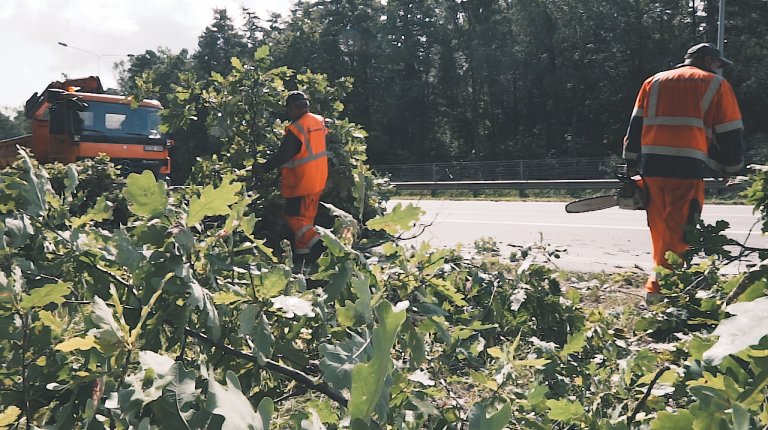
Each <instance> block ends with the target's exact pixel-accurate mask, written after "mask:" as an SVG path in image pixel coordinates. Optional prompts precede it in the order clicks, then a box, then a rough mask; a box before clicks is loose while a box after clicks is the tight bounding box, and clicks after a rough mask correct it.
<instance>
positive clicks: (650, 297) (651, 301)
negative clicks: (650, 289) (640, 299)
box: [645, 293, 664, 306]
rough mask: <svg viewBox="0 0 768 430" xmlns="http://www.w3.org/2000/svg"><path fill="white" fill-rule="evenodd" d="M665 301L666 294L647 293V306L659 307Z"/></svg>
mask: <svg viewBox="0 0 768 430" xmlns="http://www.w3.org/2000/svg"><path fill="white" fill-rule="evenodd" d="M663 301H664V294H661V293H645V304H646V306H653V305H658V304H659V303H661V302H663Z"/></svg>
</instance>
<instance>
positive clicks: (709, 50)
mask: <svg viewBox="0 0 768 430" xmlns="http://www.w3.org/2000/svg"><path fill="white" fill-rule="evenodd" d="M706 55H711V56H713V57H716V58H719V59H720V61H722V62H723V64H725V65H731V64H733V61H731V60H729V59H727V58H725V57H723V54H722V53H721V52H720V50H719V49H717V46H715V45H714V44H712V43H699V44H698V45H694V46H691V47H690V48H688V52H686V53H685V59H686V60H691V59H693V58H695V57H699V56H701V57H703V56H706Z"/></svg>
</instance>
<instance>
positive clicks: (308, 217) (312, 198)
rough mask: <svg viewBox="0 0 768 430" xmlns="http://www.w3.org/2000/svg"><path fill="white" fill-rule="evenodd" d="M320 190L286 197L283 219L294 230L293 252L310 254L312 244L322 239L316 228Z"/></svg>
mask: <svg viewBox="0 0 768 430" xmlns="http://www.w3.org/2000/svg"><path fill="white" fill-rule="evenodd" d="M320 194H321V193H320V192H318V193H315V194H309V195H306V196H298V197H289V198H286V199H285V210H284V212H283V220H285V223H286V224H288V227H290V228H291V231H292V232H293V253H294V254H297V255H298V254H309V250H310V249H312V245H314V244H315V243H317V241H319V240H320V234H319V233H318V232H317V230H315V216H316V215H317V206H318V205H319V204H320Z"/></svg>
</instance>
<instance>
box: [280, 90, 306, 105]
mask: <svg viewBox="0 0 768 430" xmlns="http://www.w3.org/2000/svg"><path fill="white" fill-rule="evenodd" d="M299 101H306V102H307V105H309V98H307V95H306V94H304V93H302V92H301V91H291V92H290V93H288V96H287V97H286V98H285V106H286V107H287V106H290V105H292V104H294V103H296V102H299Z"/></svg>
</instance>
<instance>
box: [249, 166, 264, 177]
mask: <svg viewBox="0 0 768 430" xmlns="http://www.w3.org/2000/svg"><path fill="white" fill-rule="evenodd" d="M264 173H266V169H265V168H264V165H263V164H261V163H254V164H253V166H251V176H253V177H259V176H262V175H264Z"/></svg>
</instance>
